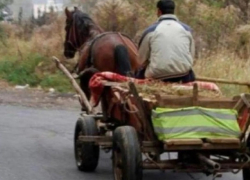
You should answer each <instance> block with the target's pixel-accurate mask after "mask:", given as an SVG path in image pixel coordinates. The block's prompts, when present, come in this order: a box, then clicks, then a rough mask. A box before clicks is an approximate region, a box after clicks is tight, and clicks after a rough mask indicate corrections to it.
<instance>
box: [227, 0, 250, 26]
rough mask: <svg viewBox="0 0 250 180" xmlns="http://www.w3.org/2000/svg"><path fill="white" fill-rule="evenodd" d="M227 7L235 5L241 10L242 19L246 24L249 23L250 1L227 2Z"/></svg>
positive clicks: (234, 0)
mask: <svg viewBox="0 0 250 180" xmlns="http://www.w3.org/2000/svg"><path fill="white" fill-rule="evenodd" d="M225 3H226V5H234V6H235V7H237V8H239V9H240V17H241V19H242V20H243V22H244V23H248V21H249V10H250V6H249V3H250V0H226V1H225Z"/></svg>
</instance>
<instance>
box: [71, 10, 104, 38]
mask: <svg viewBox="0 0 250 180" xmlns="http://www.w3.org/2000/svg"><path fill="white" fill-rule="evenodd" d="M73 18H74V20H75V23H76V26H77V27H78V29H79V33H81V34H82V35H85V36H87V35H91V36H95V35H97V34H98V33H99V32H101V31H102V29H101V28H100V27H99V26H98V25H97V24H96V23H95V22H94V21H93V19H91V17H90V16H89V15H88V14H86V13H83V12H81V11H80V10H76V11H75V12H74V14H73Z"/></svg>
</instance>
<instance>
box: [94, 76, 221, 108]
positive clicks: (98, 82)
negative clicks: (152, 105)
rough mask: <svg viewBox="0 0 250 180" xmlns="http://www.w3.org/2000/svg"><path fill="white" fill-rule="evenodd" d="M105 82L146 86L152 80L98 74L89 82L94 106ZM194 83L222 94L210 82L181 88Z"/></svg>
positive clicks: (198, 82)
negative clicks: (131, 82)
mask: <svg viewBox="0 0 250 180" xmlns="http://www.w3.org/2000/svg"><path fill="white" fill-rule="evenodd" d="M104 80H107V81H112V82H126V81H133V82H134V83H136V84H145V83H149V82H150V80H147V79H143V80H141V79H135V78H130V77H125V76H121V75H119V74H116V73H112V72H100V73H96V74H94V76H93V77H92V78H91V79H90V82H89V88H90V91H91V99H90V103H91V105H92V106H94V105H96V104H97V103H98V101H99V99H100V96H101V94H102V91H103V88H104V85H103V81H104ZM194 83H197V84H198V87H199V88H201V89H207V90H212V91H217V92H220V89H219V88H218V86H217V85H216V84H214V83H209V82H200V81H196V82H192V83H186V84H181V85H180V86H193V84H194Z"/></svg>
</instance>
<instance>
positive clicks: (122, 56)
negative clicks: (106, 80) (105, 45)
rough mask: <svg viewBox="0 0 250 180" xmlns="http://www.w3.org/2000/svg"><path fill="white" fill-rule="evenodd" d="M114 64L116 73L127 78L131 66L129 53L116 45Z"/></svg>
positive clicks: (124, 48) (122, 46) (121, 46)
mask: <svg viewBox="0 0 250 180" xmlns="http://www.w3.org/2000/svg"><path fill="white" fill-rule="evenodd" d="M114 57H115V64H116V67H117V70H118V73H119V74H121V75H123V76H127V75H129V73H130V72H131V64H130V61H129V53H128V50H127V48H126V47H125V46H124V45H117V46H116V47H115V52H114Z"/></svg>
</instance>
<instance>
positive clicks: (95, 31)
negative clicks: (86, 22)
mask: <svg viewBox="0 0 250 180" xmlns="http://www.w3.org/2000/svg"><path fill="white" fill-rule="evenodd" d="M103 32H104V31H103V29H102V28H100V27H99V26H97V25H96V26H95V27H94V28H92V29H91V30H90V32H89V34H90V38H91V39H94V38H95V37H96V36H98V35H99V34H101V33H103Z"/></svg>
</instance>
